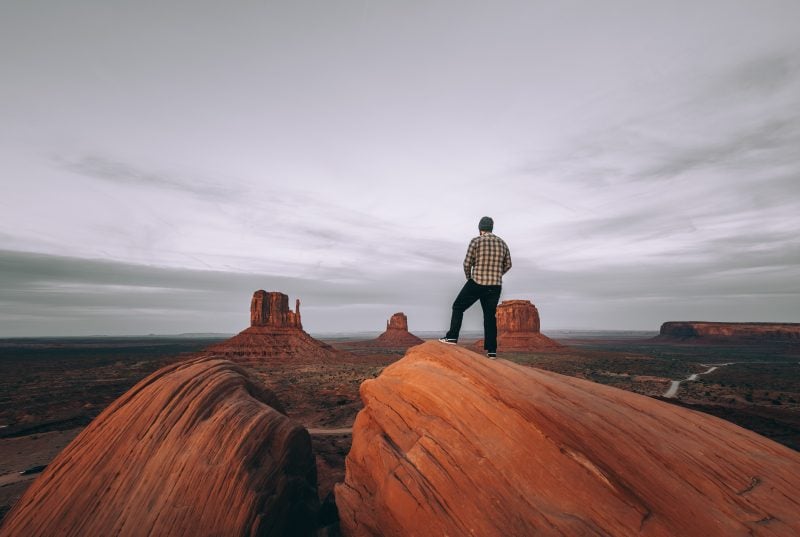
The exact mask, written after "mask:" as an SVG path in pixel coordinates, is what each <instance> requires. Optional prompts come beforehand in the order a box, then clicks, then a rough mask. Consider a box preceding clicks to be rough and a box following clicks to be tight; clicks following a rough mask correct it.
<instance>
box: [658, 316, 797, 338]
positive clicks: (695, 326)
mask: <svg viewBox="0 0 800 537" xmlns="http://www.w3.org/2000/svg"><path fill="white" fill-rule="evenodd" d="M656 339H660V340H665V341H674V340H693V341H702V340H706V341H709V342H720V343H722V342H726V341H730V342H734V343H741V342H747V341H753V342H759V341H775V342H800V323H714V322H704V321H669V322H666V323H663V324H662V325H661V330H660V333H659V335H658V336H657V338H656Z"/></svg>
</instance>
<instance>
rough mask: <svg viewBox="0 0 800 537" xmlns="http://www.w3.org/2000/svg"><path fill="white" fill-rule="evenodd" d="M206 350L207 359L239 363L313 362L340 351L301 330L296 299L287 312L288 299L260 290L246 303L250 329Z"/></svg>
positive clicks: (327, 357)
mask: <svg viewBox="0 0 800 537" xmlns="http://www.w3.org/2000/svg"><path fill="white" fill-rule="evenodd" d="M206 350H207V352H208V354H209V355H214V356H223V357H225V358H229V359H231V360H235V361H239V362H243V363H253V362H259V361H261V360H263V359H264V358H270V359H279V360H280V359H290V360H294V359H300V360H304V361H311V362H313V361H319V360H329V359H334V358H337V357H338V356H340V355H341V352H340V351H337V350H336V349H334V348H333V347H331V346H330V345H328V344H327V343H323V342H322V341H319V340H317V339H314V338H313V337H311V336H310V335H309V334H307V333H306V332H305V331H304V330H303V325H302V322H301V317H300V300H299V299H298V300H297V301H296V302H295V310H294V311H291V310H290V309H289V297H288V296H286V295H285V294H283V293H278V292H266V291H263V290H259V291H256V292H255V293H254V294H253V298H252V300H251V301H250V327H249V328H246V329H244V330H242V331H241V332H239V333H238V334H237V335H235V336H233V337H232V338H230V339H227V340H225V341H223V342H221V343H217V344H215V345H211V346H209V347H208V348H207V349H206Z"/></svg>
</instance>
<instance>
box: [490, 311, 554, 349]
mask: <svg viewBox="0 0 800 537" xmlns="http://www.w3.org/2000/svg"><path fill="white" fill-rule="evenodd" d="M496 315H497V350H499V351H531V350H540V349H552V348H558V347H561V345H560V344H559V343H556V342H555V341H553V340H552V339H550V338H549V337H547V336H545V335H544V334H542V333H541V332H540V331H539V326H540V322H539V310H537V309H536V306H534V305H533V304H532V303H531V301H530V300H504V301H503V302H502V303H501V304H500V305H498V306H497V313H496ZM475 347H476V348H477V349H479V350H481V349H483V340H482V339H481V340H479V341H478V342H477V343H475Z"/></svg>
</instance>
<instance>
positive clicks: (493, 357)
mask: <svg viewBox="0 0 800 537" xmlns="http://www.w3.org/2000/svg"><path fill="white" fill-rule="evenodd" d="M486 357H487V358H488V359H489V360H497V353H496V352H487V353H486Z"/></svg>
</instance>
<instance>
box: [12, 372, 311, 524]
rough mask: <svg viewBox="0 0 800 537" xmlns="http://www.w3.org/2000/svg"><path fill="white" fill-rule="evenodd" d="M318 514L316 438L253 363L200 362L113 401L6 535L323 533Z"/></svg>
mask: <svg viewBox="0 0 800 537" xmlns="http://www.w3.org/2000/svg"><path fill="white" fill-rule="evenodd" d="M317 506H318V500H317V492H316V466H315V461H314V456H313V454H312V452H311V440H310V437H309V435H308V432H307V431H306V430H305V429H304V428H303V427H302V426H301V425H299V424H297V423H295V422H292V421H291V420H289V418H287V417H286V416H285V415H284V414H283V413H282V411H281V405H280V403H279V402H278V401H277V399H276V398H275V396H274V395H273V394H272V393H271V392H269V391H267V390H266V389H265V388H263V387H262V386H261V385H259V384H258V383H256V382H255V381H254V380H252V378H251V377H250V376H249V374H248V373H247V372H246V370H245V369H244V368H242V367H241V366H238V365H236V364H233V363H231V362H229V361H225V360H214V359H196V360H193V361H188V362H182V363H178V364H174V365H171V366H168V367H165V368H163V369H161V370H159V371H157V372H156V373H153V374H152V375H150V376H149V377H147V378H146V379H144V380H143V381H141V382H140V383H138V384H137V385H136V386H134V387H133V388H131V389H130V390H129V391H128V392H126V393H125V394H124V395H122V397H120V398H119V399H117V400H116V401H115V402H114V403H112V404H111V406H109V407H108V408H107V409H106V410H105V411H104V412H103V413H102V414H100V415H99V416H98V417H97V418H96V419H95V420H94V421H92V423H91V424H90V425H89V426H88V427H87V428H86V429H84V431H83V432H81V434H80V435H78V437H76V438H75V440H73V441H72V442H71V443H70V444H69V445H68V446H67V447H66V448H65V449H64V451H62V452H61V453H60V454H59V455H58V456H57V457H56V458H55V459H54V460H53V462H52V463H50V464H49V465H48V467H47V469H46V470H45V471H44V473H43V474H42V475H41V476H40V477H39V478H38V479H37V480H36V481H35V482H34V483H33V485H31V487H30V488H29V489H28V490H27V492H26V493H25V495H24V496H23V497H22V498H21V499H20V500H19V502H17V504H16V505H15V506H14V508H13V509H12V510H11V512H10V513H9V514H8V517H7V520H6V521H5V524H4V525H3V528H2V531H0V534H2V535H3V536H4V537H6V536H25V537H30V536H50V535H62V536H72V535H74V536H86V535H118V536H139V535H171V536H180V535H186V536H204V535H208V536H211V535H265V536H266V535H274V536H279V535H298V536H299V535H311V534H312V532H313V530H314V524H315V516H316V510H317Z"/></svg>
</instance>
